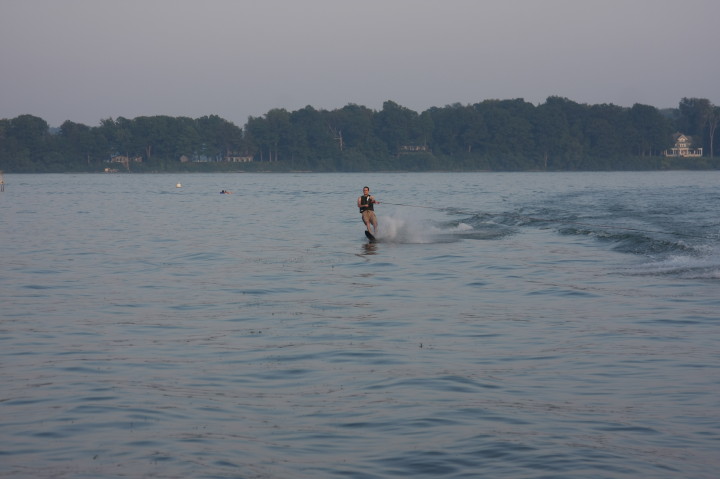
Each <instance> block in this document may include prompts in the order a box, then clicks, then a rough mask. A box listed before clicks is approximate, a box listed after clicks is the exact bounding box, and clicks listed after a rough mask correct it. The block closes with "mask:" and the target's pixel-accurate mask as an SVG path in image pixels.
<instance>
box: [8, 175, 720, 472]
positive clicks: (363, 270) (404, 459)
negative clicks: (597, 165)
mask: <svg viewBox="0 0 720 479" xmlns="http://www.w3.org/2000/svg"><path fill="white" fill-rule="evenodd" d="M5 182H6V186H5V192H3V193H0V224H1V225H2V231H1V232H0V244H1V249H2V253H1V254H0V380H1V381H2V390H1V391H0V477H28V478H31V477H32V478H49V477H53V478H108V477H158V478H189V477H193V478H322V477H328V478H329V477H352V478H363V479H364V478H385V477H406V476H413V477H433V478H434V477H492V478H513V479H514V478H521V477H522V478H560V477H563V478H605V477H607V478H640V477H643V478H678V477H688V478H689V477H692V478H715V477H717V474H718V472H717V471H718V470H720V423H719V422H718V417H719V415H720V369H719V368H720V353H719V351H720V334H719V333H718V328H719V326H720V324H719V323H720V219H719V217H718V211H720V188H719V187H720V173H719V172H672V173H583V174H556V173H536V174H524V173H514V174H501V173H470V174H436V173H432V174H430V173H428V174H371V175H360V174H286V175H283V174H266V175H264V174H225V175H212V174H208V175H177V176H176V175H122V174H117V175H6V176H5ZM177 183H181V184H182V187H180V188H177V187H176V184H177ZM365 185H368V186H370V187H371V189H372V192H373V193H374V194H375V195H376V196H377V199H378V200H380V201H381V204H380V205H378V207H377V209H376V211H377V213H378V216H379V220H380V226H381V229H380V233H379V235H378V236H379V241H378V242H377V243H375V244H368V243H367V241H366V239H365V237H364V235H363V229H364V227H363V225H362V224H361V222H360V216H359V214H358V212H357V208H356V206H355V201H356V198H357V196H358V195H359V194H360V193H361V189H362V187H363V186H365ZM222 189H228V190H231V191H232V192H233V194H231V195H221V194H219V192H220V190H222Z"/></svg>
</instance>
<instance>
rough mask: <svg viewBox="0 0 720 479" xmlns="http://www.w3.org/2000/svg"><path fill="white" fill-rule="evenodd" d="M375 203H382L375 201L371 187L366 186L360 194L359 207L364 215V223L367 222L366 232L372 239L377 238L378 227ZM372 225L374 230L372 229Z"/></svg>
mask: <svg viewBox="0 0 720 479" xmlns="http://www.w3.org/2000/svg"><path fill="white" fill-rule="evenodd" d="M375 204H380V202H379V201H375V197H374V196H372V195H371V194H370V188H369V187H367V186H366V187H364V188H363V194H362V196H360V197H359V198H358V200H357V205H358V208H360V214H361V215H362V220H363V223H365V227H366V228H367V232H366V233H365V235H366V236H367V237H368V238H369V239H370V240H374V239H375V235H376V234H377V227H378V224H377V217H376V216H375V208H374V207H373V206H374V205H375ZM371 225H372V231H370V226H371Z"/></svg>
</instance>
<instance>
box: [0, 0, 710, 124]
mask: <svg viewBox="0 0 720 479" xmlns="http://www.w3.org/2000/svg"><path fill="white" fill-rule="evenodd" d="M718 19H720V1H718V0H684V1H683V2H677V1H670V0H435V1H429V0H192V1H191V0H122V1H121V0H0V118H14V117H16V116H18V115H22V114H26V113H29V114H32V115H36V116H39V117H41V118H43V119H45V120H46V121H47V122H48V123H49V124H50V125H51V126H60V124H62V122H63V121H65V120H72V121H74V122H78V123H84V124H86V125H89V126H96V125H98V124H99V123H100V120H102V119H106V118H117V117H119V116H123V117H125V118H135V117H137V116H145V115H170V116H188V117H192V118H197V117H200V116H204V115H213V114H216V115H219V116H221V117H223V118H225V119H227V120H230V121H232V122H234V123H235V124H237V125H238V126H243V125H244V124H245V122H246V121H247V118H248V116H261V115H264V114H265V113H267V111H268V110H270V109H272V108H285V109H287V110H290V111H293V110H297V109H300V108H303V107H305V106H306V105H311V106H313V107H315V108H317V109H335V108H341V107H343V106H345V105H347V104H348V103H356V104H359V105H364V106H367V107H369V108H372V109H375V110H380V109H381V108H382V104H383V102H384V101H385V100H392V101H394V102H396V103H399V104H400V105H402V106H405V107H408V108H410V109H412V110H415V111H417V112H422V111H424V110H425V109H427V108H430V107H432V106H438V107H442V106H445V105H448V104H452V103H462V104H472V103H477V102H480V101H482V100H485V99H510V98H524V99H525V100H526V101H529V102H532V103H534V104H539V103H543V102H544V101H545V99H546V98H547V97H548V96H551V95H558V96H563V97H567V98H569V99H571V100H574V101H576V102H579V103H591V104H595V103H614V104H616V105H621V106H632V105H633V104H634V103H643V104H647V105H653V106H656V107H659V108H664V107H676V106H677V105H678V102H679V101H680V99H681V98H682V97H700V98H708V99H709V100H710V101H712V102H713V103H714V104H716V105H720V60H719V59H720V53H718V49H720V29H719V28H718Z"/></svg>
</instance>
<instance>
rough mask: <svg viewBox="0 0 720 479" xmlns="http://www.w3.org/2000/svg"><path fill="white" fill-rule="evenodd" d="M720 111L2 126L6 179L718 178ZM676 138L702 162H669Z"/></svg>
mask: <svg viewBox="0 0 720 479" xmlns="http://www.w3.org/2000/svg"><path fill="white" fill-rule="evenodd" d="M719 122H720V107H717V106H715V105H713V104H712V103H711V102H710V101H709V100H707V99H703V98H683V99H682V100H681V101H680V103H679V105H678V108H669V109H663V110H659V109H658V108H655V107H653V106H648V105H642V104H635V105H633V106H632V107H630V108H627V107H620V106H616V105H612V104H599V105H588V104H580V103H576V102H574V101H571V100H569V99H567V98H562V97H550V98H548V99H547V100H546V101H545V103H543V104H540V105H537V106H535V105H533V104H532V103H528V102H526V101H524V100H523V99H513V100H485V101H482V102H480V103H475V104H472V105H461V104H453V105H447V106H445V107H442V108H440V107H433V108H430V109H428V110H426V111H423V112H422V113H417V112H415V111H413V110H411V109H408V108H405V107H403V106H401V105H398V104H397V103H395V102H393V101H386V102H385V103H384V104H383V107H382V110H380V111H376V110H372V109H369V108H366V107H364V106H360V105H356V104H348V105H346V106H344V107H343V108H340V109H336V110H317V109H315V108H313V107H312V106H306V107H305V108H302V109H300V110H296V111H287V110H285V109H273V110H270V111H268V112H267V113H266V114H265V115H263V116H262V117H249V118H248V121H247V123H246V124H245V125H244V126H242V127H239V126H236V125H235V124H233V123H232V122H229V121H227V120H224V119H222V118H220V117H219V116H216V115H213V116H204V117H201V118H197V119H192V118H187V117H169V116H143V117H137V118H134V119H127V118H123V117H118V118H117V119H114V120H113V119H112V118H108V119H105V120H101V121H100V125H99V126H95V127H90V126H86V125H83V124H80V123H74V122H72V121H69V120H68V121H66V122H64V123H63V124H62V125H61V126H60V127H59V128H56V129H51V128H50V127H49V125H48V123H47V122H46V121H45V120H43V119H42V118H38V117H36V116H32V115H21V116H18V117H16V118H13V119H2V120H0V170H3V171H5V172H6V173H46V172H47V173H50V172H53V173H58V172H101V171H120V172H166V171H167V172H170V171H172V172H178V171H188V172H205V171H207V172H221V171H317V172H326V171H327V172H330V171H344V172H353V171H358V172H359V171H479V170H490V171H591V170H602V171H610V170H658V169H720V160H718V159H717V158H715V155H714V147H715V144H716V143H717V140H718V129H717V126H718V123H719ZM676 133H683V134H684V135H686V136H689V137H690V138H691V139H692V142H693V145H692V146H693V148H703V150H704V152H703V153H704V154H703V156H702V157H700V158H678V157H666V156H664V154H663V152H664V151H665V150H668V149H669V148H671V147H672V146H673V144H674V141H675V140H674V136H675V134H676Z"/></svg>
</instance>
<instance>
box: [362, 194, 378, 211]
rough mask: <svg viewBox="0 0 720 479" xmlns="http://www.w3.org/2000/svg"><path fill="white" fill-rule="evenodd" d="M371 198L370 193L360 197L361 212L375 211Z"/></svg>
mask: <svg viewBox="0 0 720 479" xmlns="http://www.w3.org/2000/svg"><path fill="white" fill-rule="evenodd" d="M369 200H370V195H362V196H361V197H360V213H362V212H363V211H365V210H370V211H375V208H374V207H373V203H372V202H371V201H369Z"/></svg>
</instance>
